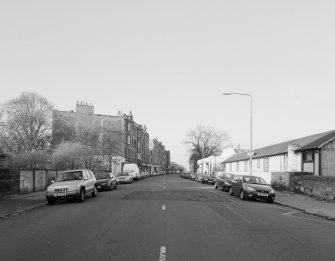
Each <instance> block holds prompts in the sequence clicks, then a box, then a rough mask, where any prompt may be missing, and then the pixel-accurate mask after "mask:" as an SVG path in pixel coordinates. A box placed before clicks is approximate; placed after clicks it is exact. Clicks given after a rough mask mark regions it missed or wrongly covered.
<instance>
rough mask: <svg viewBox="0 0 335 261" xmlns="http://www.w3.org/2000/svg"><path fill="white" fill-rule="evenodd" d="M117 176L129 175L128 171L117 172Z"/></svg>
mask: <svg viewBox="0 0 335 261" xmlns="http://www.w3.org/2000/svg"><path fill="white" fill-rule="evenodd" d="M118 176H119V177H120V176H129V173H128V172H120V173H119V174H118Z"/></svg>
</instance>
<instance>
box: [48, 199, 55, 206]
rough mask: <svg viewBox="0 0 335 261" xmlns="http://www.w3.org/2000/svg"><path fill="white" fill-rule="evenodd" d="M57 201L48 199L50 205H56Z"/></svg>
mask: <svg viewBox="0 0 335 261" xmlns="http://www.w3.org/2000/svg"><path fill="white" fill-rule="evenodd" d="M55 203H56V201H55V200H52V199H48V204H49V205H55Z"/></svg>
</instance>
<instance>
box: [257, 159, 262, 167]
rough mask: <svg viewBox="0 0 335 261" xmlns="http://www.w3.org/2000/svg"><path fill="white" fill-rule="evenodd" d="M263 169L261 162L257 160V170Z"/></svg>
mask: <svg viewBox="0 0 335 261" xmlns="http://www.w3.org/2000/svg"><path fill="white" fill-rule="evenodd" d="M260 167H261V160H260V159H257V168H258V169H259V168H260Z"/></svg>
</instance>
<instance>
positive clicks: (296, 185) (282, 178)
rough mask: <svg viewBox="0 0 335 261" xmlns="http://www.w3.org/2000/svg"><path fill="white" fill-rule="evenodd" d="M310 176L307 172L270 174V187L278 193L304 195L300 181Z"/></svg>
mask: <svg viewBox="0 0 335 261" xmlns="http://www.w3.org/2000/svg"><path fill="white" fill-rule="evenodd" d="M312 175H313V174H312V173H309V172H271V186H272V187H273V188H274V189H275V190H278V191H283V190H285V191H291V192H295V193H304V189H303V188H302V180H303V178H304V177H310V176H312Z"/></svg>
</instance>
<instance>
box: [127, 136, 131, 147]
mask: <svg viewBox="0 0 335 261" xmlns="http://www.w3.org/2000/svg"><path fill="white" fill-rule="evenodd" d="M127 143H128V145H130V136H129V135H128V136H127Z"/></svg>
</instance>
